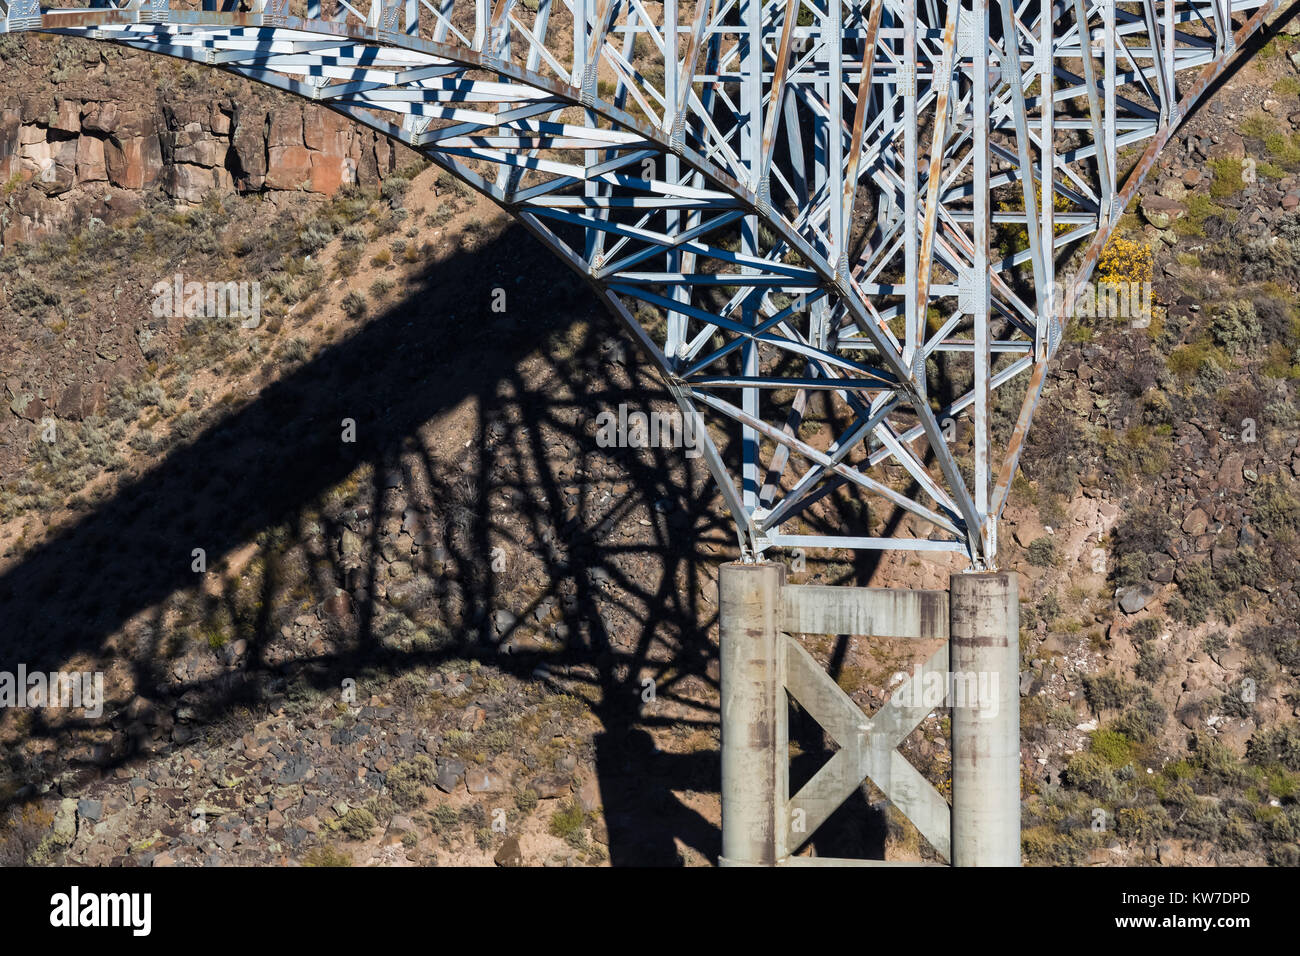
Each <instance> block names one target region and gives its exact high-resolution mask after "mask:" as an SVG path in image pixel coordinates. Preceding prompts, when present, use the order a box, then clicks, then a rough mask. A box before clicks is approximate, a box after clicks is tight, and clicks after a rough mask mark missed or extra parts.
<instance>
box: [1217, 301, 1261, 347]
mask: <svg viewBox="0 0 1300 956" xmlns="http://www.w3.org/2000/svg"><path fill="white" fill-rule="evenodd" d="M1260 333H1261V329H1260V322H1259V316H1258V315H1257V314H1256V312H1255V306H1254V305H1253V304H1252V303H1250V302H1248V301H1246V300H1244V299H1240V300H1238V301H1236V302H1229V303H1227V304H1226V305H1224V306H1223V307H1222V308H1220V309H1219V310H1218V311H1217V312H1215V314H1214V318H1213V320H1211V322H1210V334H1211V335H1212V336H1214V341H1216V342H1218V343H1219V344H1220V345H1222V346H1223V347H1224V348H1225V349H1227V350H1228V351H1229V352H1232V353H1234V354H1236V353H1240V352H1244V351H1245V350H1246V349H1248V348H1250V347H1251V346H1252V345H1254V344H1255V343H1256V342H1258V341H1259V339H1260Z"/></svg>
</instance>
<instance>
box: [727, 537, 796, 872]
mask: <svg viewBox="0 0 1300 956" xmlns="http://www.w3.org/2000/svg"><path fill="white" fill-rule="evenodd" d="M784 584H785V565H784V564H776V563H771V564H769V563H762V564H741V563H731V564H724V565H723V566H722V567H721V568H720V569H719V571H718V638H719V644H720V652H719V653H720V656H721V664H722V668H721V682H722V858H721V860H720V862H721V864H722V865H723V866H773V865H775V864H776V863H777V834H778V833H779V832H780V829H779V828H781V827H784V826H785V821H784V820H781V819H779V816H780V815H781V814H782V811H783V808H784V806H785V802H786V799H787V798H788V796H789V782H788V779H787V774H788V757H789V754H788V752H787V749H788V744H787V742H786V729H785V728H786V704H785V699H784V696H785V695H784V690H783V688H784V686H785V675H784V674H782V673H781V655H780V653H779V651H780V646H781V645H780V636H781V635H780V630H779V628H780V622H781V588H782V586H783V585H784Z"/></svg>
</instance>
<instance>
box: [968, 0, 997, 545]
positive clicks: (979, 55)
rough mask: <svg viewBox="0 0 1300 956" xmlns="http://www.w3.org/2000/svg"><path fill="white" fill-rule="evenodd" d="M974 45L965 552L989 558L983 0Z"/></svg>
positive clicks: (977, 7)
mask: <svg viewBox="0 0 1300 956" xmlns="http://www.w3.org/2000/svg"><path fill="white" fill-rule="evenodd" d="M972 7H973V9H972V11H971V17H972V18H973V20H974V26H973V31H974V39H975V46H974V51H973V53H972V55H971V86H972V89H971V125H972V127H973V133H974V135H973V145H972V147H971V179H972V183H971V187H972V189H974V196H973V199H974V203H973V205H974V209H973V213H974V217H973V222H972V227H971V240H972V243H973V244H974V249H973V250H972V253H971V274H970V283H971V290H970V308H971V317H972V318H973V320H974V326H975V327H974V339H975V342H974V353H973V358H974V366H975V378H974V390H975V409H974V423H975V436H974V445H975V448H974V452H975V469H974V470H975V474H974V482H975V484H974V487H973V488H972V493H973V497H974V499H975V516H976V520H977V521H979V527H977V528H968V529H967V534H968V535H970V536H971V537H972V538H973V539H974V540H973V541H972V547H971V554H972V555H976V556H977V560H978V561H979V562H981V563H983V562H991V561H992V560H993V557H994V550H995V543H994V542H993V540H992V536H993V528H994V522H993V521H991V520H990V518H989V470H990V466H989V393H990V391H991V382H990V371H991V369H990V366H991V362H992V350H991V342H990V338H989V312H990V308H989V123H988V116H989V14H988V7H987V3H986V0H974V3H973V4H972Z"/></svg>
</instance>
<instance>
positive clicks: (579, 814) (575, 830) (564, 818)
mask: <svg viewBox="0 0 1300 956" xmlns="http://www.w3.org/2000/svg"><path fill="white" fill-rule="evenodd" d="M586 826H587V814H586V813H585V812H584V811H583V809H582V807H581V806H580V805H579V804H578V803H577V801H574V800H570V801H569V802H567V803H566V804H565V805H564V806H563V807H561V808H560V809H559V810H556V811H555V815H554V816H552V817H551V823H550V826H549V830H550V832H551V835H552V836H557V837H560V838H561V839H563V840H564V841H565V842H566V843H568V844H569V845H570V846H581V845H582V844H583V843H585V842H586V834H585V832H584V831H585V828H586Z"/></svg>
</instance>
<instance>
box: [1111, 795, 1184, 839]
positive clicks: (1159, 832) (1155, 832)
mask: <svg viewBox="0 0 1300 956" xmlns="http://www.w3.org/2000/svg"><path fill="white" fill-rule="evenodd" d="M1171 826H1172V822H1171V820H1170V818H1169V811H1168V810H1166V809H1165V808H1164V807H1162V806H1160V805H1159V804H1157V805H1155V806H1151V807H1121V808H1120V809H1119V810H1117V811H1115V832H1116V833H1118V834H1119V835H1120V836H1121V837H1123V838H1124V839H1126V840H1132V841H1134V842H1136V843H1150V842H1151V841H1153V840H1158V839H1159V838H1160V837H1161V836H1163V835H1164V834H1165V833H1168V832H1169V829H1170V827H1171Z"/></svg>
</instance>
